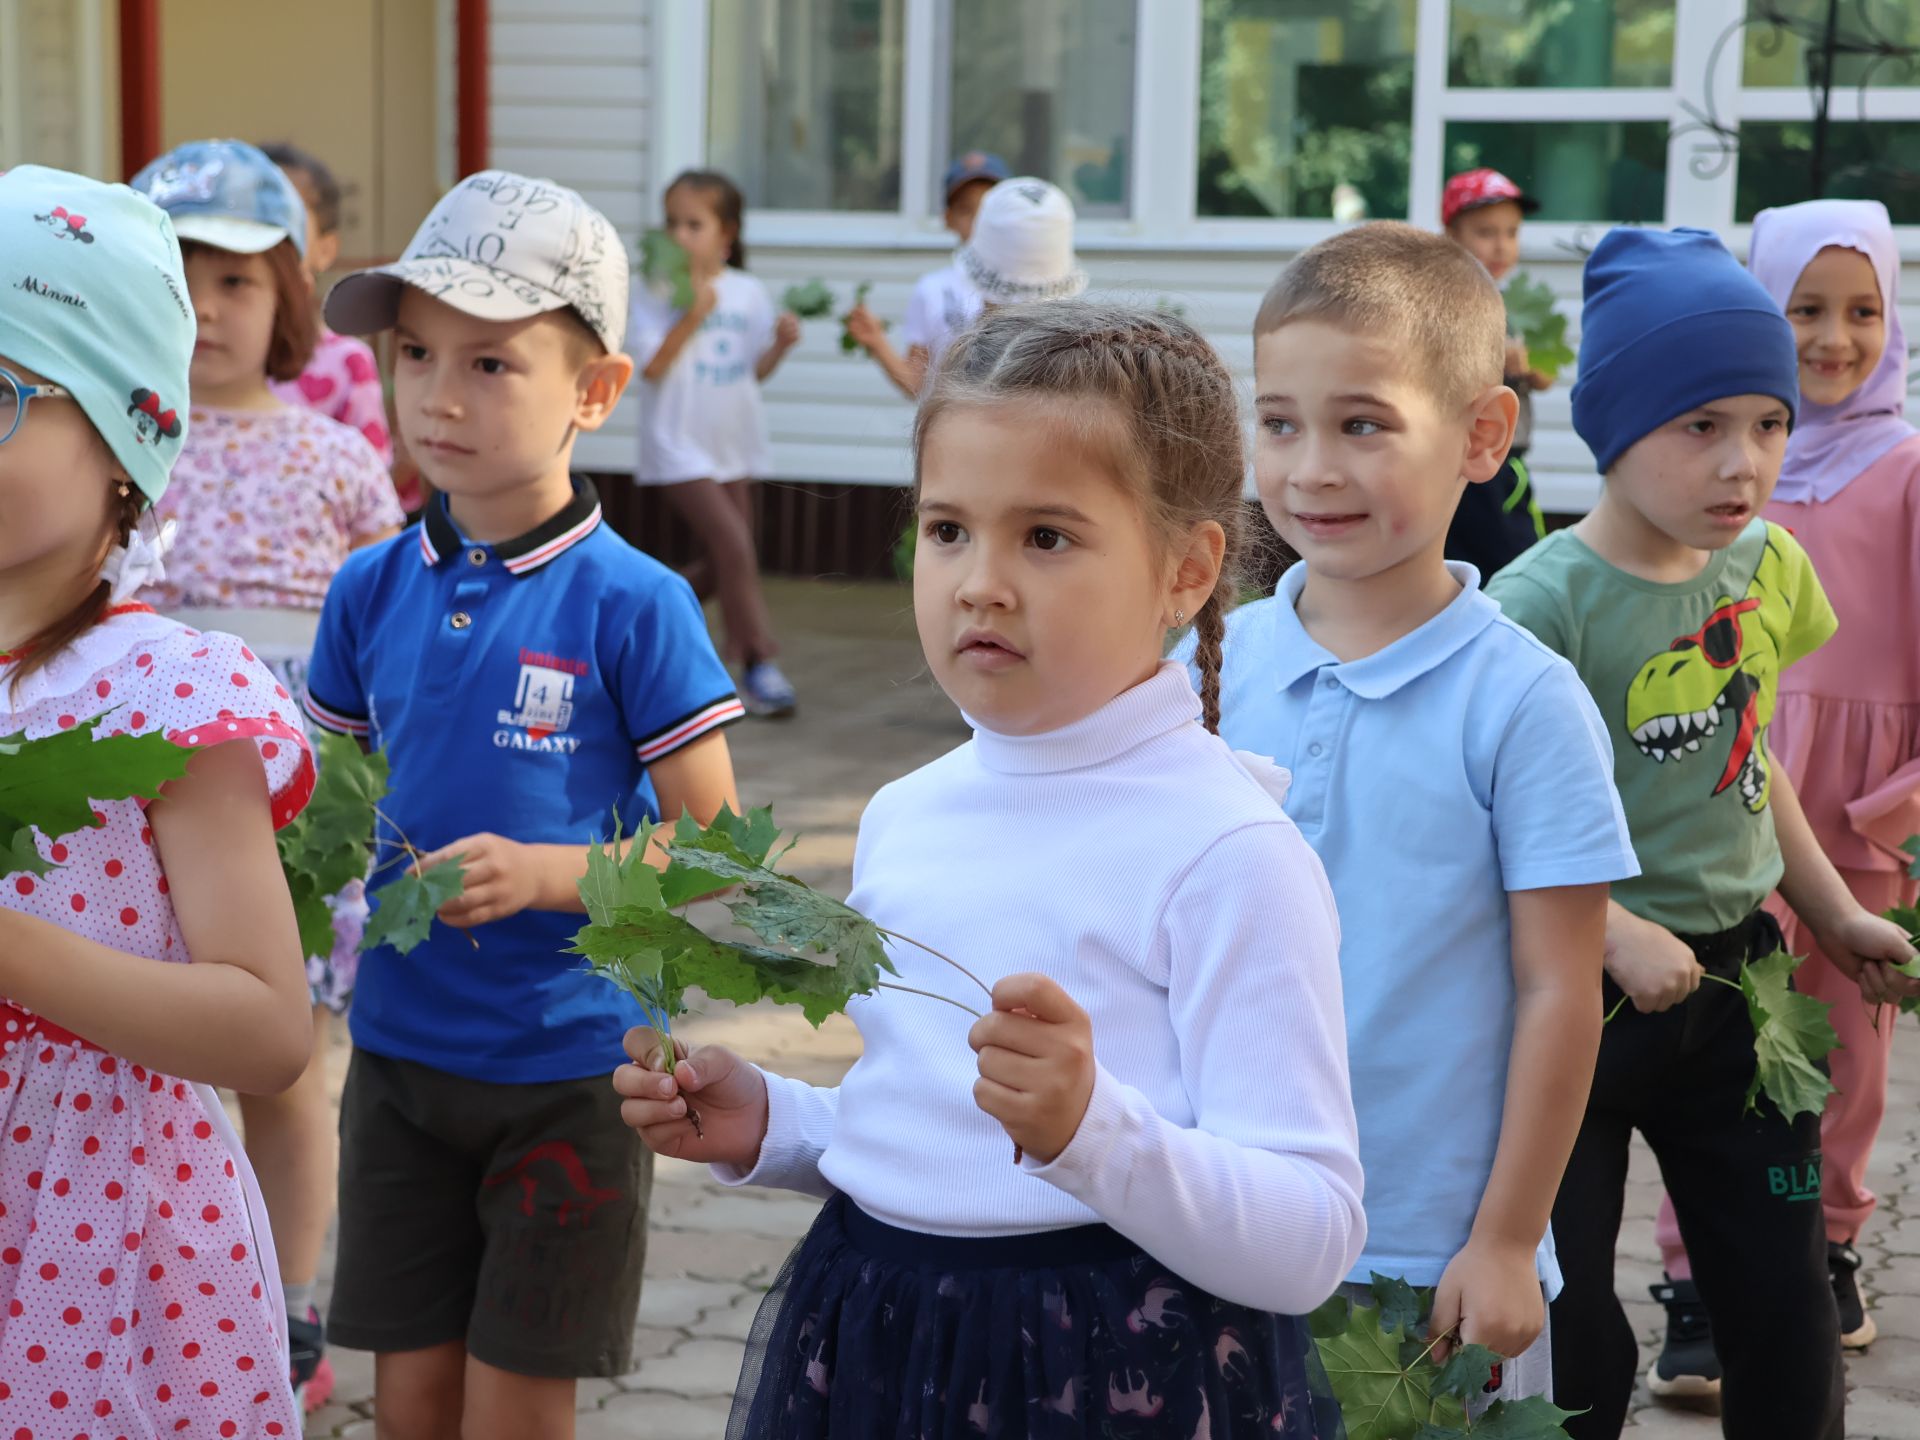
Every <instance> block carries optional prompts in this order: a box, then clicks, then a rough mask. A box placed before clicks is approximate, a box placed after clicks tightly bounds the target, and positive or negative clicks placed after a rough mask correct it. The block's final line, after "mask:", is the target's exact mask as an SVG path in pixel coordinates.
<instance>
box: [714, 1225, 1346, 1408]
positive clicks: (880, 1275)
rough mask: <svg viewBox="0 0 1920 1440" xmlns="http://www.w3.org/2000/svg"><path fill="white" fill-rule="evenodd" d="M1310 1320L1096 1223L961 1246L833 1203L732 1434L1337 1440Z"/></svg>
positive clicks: (792, 1268)
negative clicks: (1176, 1265)
mask: <svg viewBox="0 0 1920 1440" xmlns="http://www.w3.org/2000/svg"><path fill="white" fill-rule="evenodd" d="M1344 1433H1345V1432H1344V1431H1343V1429H1342V1428H1341V1425H1340V1412H1339V1408H1338V1407H1337V1406H1336V1405H1335V1404H1334V1402H1333V1399H1332V1397H1331V1395H1330V1393H1329V1391H1328V1389H1327V1385H1326V1380H1325V1376H1324V1375H1323V1374H1322V1372H1321V1370H1320V1367H1319V1362H1318V1360H1317V1359H1316V1358H1315V1353H1314V1349H1313V1341H1312V1339H1311V1337H1310V1336H1309V1335H1308V1333H1307V1327H1306V1324H1305V1322H1304V1321H1301V1320H1298V1319H1295V1318H1292V1317H1289V1316H1283V1315H1267V1314H1263V1313H1261V1312H1259V1311H1256V1310H1249V1309H1248V1308H1246V1307H1245V1306H1243V1305H1233V1304H1229V1303H1228V1302H1227V1301H1225V1300H1221V1299H1218V1298H1216V1297H1215V1296H1213V1295H1210V1294H1208V1293H1207V1292H1206V1291H1204V1290H1201V1289H1199V1288H1197V1287H1196V1286H1193V1285H1189V1284H1188V1283H1187V1282H1185V1281H1184V1280H1181V1279H1178V1278H1177V1277H1175V1276H1173V1275H1172V1274H1170V1273H1169V1272H1168V1271H1167V1270H1166V1269H1165V1268H1164V1267H1163V1266H1161V1265H1160V1264H1159V1263H1158V1262H1157V1261H1155V1260H1154V1259H1153V1258H1152V1257H1150V1256H1149V1255H1147V1254H1146V1252H1144V1251H1143V1250H1141V1249H1140V1247H1139V1246H1137V1245H1135V1244H1133V1242H1132V1241H1130V1240H1127V1239H1126V1238H1125V1237H1123V1236H1121V1235H1119V1234H1118V1233H1116V1232H1115V1231H1113V1230H1110V1229H1108V1228H1107V1227H1106V1226H1104V1225H1088V1226H1084V1227H1082V1228H1079V1229H1074V1230H1055V1231H1048V1232H1045V1233H1042V1234H1036V1235H1017V1236H1011V1237H1008V1238H1005V1239H991V1240H963V1239H949V1238H947V1237H944V1236H936V1235H923V1234H919V1233H917V1232H915V1231H911V1230H900V1229H896V1228H895V1227H893V1226H891V1225H885V1224H882V1223H881V1222H880V1221H878V1220H875V1219H874V1218H873V1217H872V1216H870V1215H867V1214H866V1213H864V1212H863V1211H861V1210H860V1209H859V1207H858V1206H855V1205H853V1204H852V1203H850V1202H849V1201H848V1200H847V1199H846V1197H845V1196H836V1197H835V1198H834V1199H832V1200H830V1201H828V1202H827V1205H826V1207H825V1208H824V1209H823V1210H822V1211H821V1212H820V1218H819V1219H818V1220H817V1221H816V1222H815V1223H814V1226H813V1228H812V1230H810V1231H809V1232H808V1233H807V1236H806V1238H805V1239H804V1240H802V1241H801V1242H800V1244H799V1245H798V1247H796V1248H795V1250H794V1252H793V1254H792V1255H791V1256H790V1257H789V1258H788V1260H787V1263H786V1267H785V1268H784V1269H783V1270H782V1271H781V1272H780V1278H779V1279H778V1280H777V1281H775V1282H774V1286H773V1290H772V1292H771V1293H770V1294H768V1296H767V1298H766V1300H765V1302H764V1303H762V1305H761V1307H760V1313H759V1315H758V1317H757V1318H756V1319H755V1321H754V1325H753V1334H752V1336H751V1338H750V1339H749V1340H748V1343H747V1356H746V1363H745V1365H744V1367H743V1368H742V1371H741V1376H740V1388H739V1390H738V1392H737V1393H736V1394H735V1397H734V1402H733V1415H732V1418H731V1420H730V1421H729V1423H728V1427H727V1435H728V1437H729V1440H980V1437H982V1436H987V1437H992V1440H1082V1437H1087V1440H1092V1437H1099V1440H1251V1437H1253V1436H1259V1437H1261V1440H1275V1437H1281V1440H1338V1437H1342V1436H1343V1435H1344Z"/></svg>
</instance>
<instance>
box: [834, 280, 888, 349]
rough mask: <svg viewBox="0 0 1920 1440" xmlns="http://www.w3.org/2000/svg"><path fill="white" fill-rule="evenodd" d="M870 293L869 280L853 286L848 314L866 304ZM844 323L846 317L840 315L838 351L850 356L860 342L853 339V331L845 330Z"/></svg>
mask: <svg viewBox="0 0 1920 1440" xmlns="http://www.w3.org/2000/svg"><path fill="white" fill-rule="evenodd" d="M872 291H873V282H872V281H871V280H862V281H861V282H860V283H859V284H858V285H856V286H854V287H853V304H852V305H851V306H849V307H848V313H849V314H850V313H852V311H854V310H857V309H859V308H860V307H861V306H862V305H864V304H866V303H867V296H868V295H869V294H870V293H872ZM846 321H847V317H846V316H845V315H842V316H841V317H840V349H841V350H842V351H843V352H845V353H846V354H848V355H851V354H853V352H854V351H856V350H858V349H859V348H860V342H859V341H858V340H856V339H854V338H853V331H851V330H850V329H848V328H847V323H846ZM882 323H883V324H884V323H885V322H884V321H883V322H882Z"/></svg>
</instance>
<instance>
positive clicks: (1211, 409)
mask: <svg viewBox="0 0 1920 1440" xmlns="http://www.w3.org/2000/svg"><path fill="white" fill-rule="evenodd" d="M1048 399H1081V400H1097V401H1104V402H1106V403H1105V404H1104V405H1099V406H1091V407H1082V408H1080V409H1078V410H1068V411H1066V412H1065V414H1064V415H1063V420H1065V421H1067V422H1069V423H1071V422H1073V421H1074V420H1075V419H1076V418H1077V420H1078V423H1079V425H1080V426H1081V428H1082V433H1081V435H1080V436H1079V437H1078V438H1080V439H1081V440H1083V441H1084V442H1085V443H1087V444H1088V445H1089V446H1090V447H1091V448H1092V449H1094V450H1095V452H1096V453H1100V454H1101V455H1102V457H1103V458H1104V459H1106V460H1107V461H1109V462H1110V463H1111V466H1112V468H1113V470H1114V472H1115V473H1116V474H1117V475H1119V476H1121V477H1122V478H1123V479H1124V481H1125V482H1126V483H1127V485H1128V486H1129V487H1130V488H1131V489H1132V490H1133V491H1134V493H1135V494H1136V496H1137V497H1138V498H1139V500H1140V502H1141V504H1142V507H1143V509H1144V511H1145V513H1146V516H1147V519H1148V522H1149V524H1150V525H1151V526H1152V527H1153V529H1154V530H1155V531H1156V532H1157V533H1158V534H1159V535H1160V537H1161V539H1162V541H1163V543H1166V544H1172V543H1173V542H1174V541H1176V540H1177V539H1179V538H1182V537H1184V536H1185V535H1186V534H1187V533H1188V532H1190V531H1191V530H1192V528H1193V527H1194V526H1195V525H1197V524H1200V523H1202V522H1204V521H1208V520H1211V521H1214V522H1215V523H1216V524H1218V525H1219V526H1220V528H1221V530H1222V531H1223V532H1225V535H1226V547H1225V551H1224V554H1223V556H1222V564H1221V570H1220V578H1219V580H1218V582H1217V583H1216V584H1215V585H1214V587H1213V592H1212V593H1211V594H1210V595H1208V596H1207V599H1206V601H1205V603H1204V604H1202V605H1201V607H1200V610H1199V613H1198V614H1196V615H1195V616H1194V617H1193V629H1194V637H1195V651H1194V660H1195V663H1196V664H1197V666H1198V667H1199V671H1200V705H1201V713H1202V718H1203V720H1204V721H1205V723H1206V726H1207V728H1208V729H1209V730H1214V731H1218V730H1219V728H1220V664H1221V646H1222V643H1223V642H1224V641H1225V639H1226V633H1227V611H1228V609H1229V608H1231V606H1232V604H1233V599H1234V596H1235V595H1236V594H1237V593H1238V590H1239V584H1238V580H1239V573H1240V567H1241V565H1242V564H1243V552H1244V550H1245V548H1246V545H1247V543H1248V542H1247V535H1246V526H1245V523H1244V514H1245V511H1244V505H1243V502H1242V499H1241V494H1242V486H1243V484H1244V481H1245V475H1246V460H1245V449H1244V437H1243V434H1242V431H1241V425H1240V407H1239V403H1238V401H1237V400H1236V398H1235V394H1234V384H1233V377H1232V376H1231V375H1229V374H1228V373H1227V367H1226V366H1225V364H1223V363H1222V362H1221V359H1220V357H1219V355H1218V354H1216V353H1215V351H1214V349H1213V347H1212V346H1211V345H1209V344H1208V343H1207V342H1206V340H1205V339H1204V338H1203V337H1202V336H1201V335H1200V333H1199V332H1198V331H1197V330H1195V329H1194V328H1193V327H1192V326H1190V325H1188V324H1187V323H1186V322H1185V321H1183V320H1179V319H1176V318H1175V317H1173V316H1171V315H1166V314H1163V313H1160V312H1158V311H1151V310H1142V309H1138V308H1135V307H1132V306H1124V305H1107V304H1090V303H1087V302H1084V301H1078V300H1050V301H1042V302H1038V303H1035V304H1029V305H1013V306H1005V307H996V308H991V309H989V310H987V311H986V312H985V313H984V314H983V315H982V316H981V318H980V319H979V320H978V321H976V322H975V323H974V324H973V326H972V327H971V328H969V329H968V330H966V331H965V332H963V333H962V334H961V335H960V336H958V337H957V338H956V339H955V340H954V342H953V344H952V346H951V347H950V348H949V349H948V350H947V351H946V353H945V354H944V355H943V356H942V357H941V360H940V366H939V369H938V370H937V371H936V372H935V375H934V378H933V383H932V385H931V386H930V387H929V390H928V393H927V395H926V398H925V399H923V400H922V401H921V403H920V411H919V414H918V416H917V417H916V418H915V421H914V432H913V450H914V460H915V471H916V486H917V483H918V475H917V472H918V468H919V459H920V456H921V455H922V453H923V452H924V450H925V447H926V440H927V434H928V432H929V431H930V430H931V429H932V427H933V425H934V424H935V423H936V422H937V421H938V420H939V418H940V416H941V415H942V414H944V413H945V412H946V411H948V410H949V409H952V408H953V407H955V406H959V405H967V406H971V405H989V404H994V403H999V402H1005V401H1008V400H1048ZM1115 416H1118V417H1119V418H1120V419H1121V421H1122V422H1123V423H1121V424H1119V425H1116V424H1114V423H1113V421H1114V417H1115Z"/></svg>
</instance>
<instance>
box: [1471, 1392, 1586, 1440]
mask: <svg viewBox="0 0 1920 1440" xmlns="http://www.w3.org/2000/svg"><path fill="white" fill-rule="evenodd" d="M1584 1413H1586V1412H1584V1411H1581V1410H1562V1409H1561V1408H1560V1407H1559V1406H1558V1405H1555V1404H1554V1403H1553V1402H1552V1401H1551V1400H1545V1399H1542V1398H1541V1397H1540V1396H1538V1395H1531V1396H1529V1397H1528V1398H1526V1399H1525V1400H1496V1401H1494V1403H1493V1404H1491V1405H1489V1406H1488V1407H1487V1413H1486V1414H1484V1415H1482V1416H1481V1417H1480V1418H1479V1419H1478V1420H1476V1421H1474V1422H1473V1424H1472V1426H1471V1427H1470V1429H1469V1433H1470V1434H1472V1435H1473V1436H1474V1440H1567V1432H1566V1428H1565V1425H1564V1422H1565V1421H1568V1420H1571V1419H1572V1418H1573V1417H1574V1416H1576V1415H1581V1414H1584Z"/></svg>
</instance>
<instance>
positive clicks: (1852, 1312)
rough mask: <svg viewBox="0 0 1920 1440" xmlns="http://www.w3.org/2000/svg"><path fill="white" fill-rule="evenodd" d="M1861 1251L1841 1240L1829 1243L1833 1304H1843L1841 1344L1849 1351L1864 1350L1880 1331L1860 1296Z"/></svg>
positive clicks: (1828, 1253)
mask: <svg viewBox="0 0 1920 1440" xmlns="http://www.w3.org/2000/svg"><path fill="white" fill-rule="evenodd" d="M1859 1273H1860V1252H1859V1251H1858V1250H1856V1249H1854V1248H1853V1247H1852V1246H1851V1245H1842V1244H1841V1243H1840V1242H1839V1241H1837V1240H1829V1241H1828V1242H1827V1278H1828V1279H1830V1280H1831V1281H1832V1282H1833V1303H1834V1304H1835V1305H1837V1306H1839V1307H1840V1343H1841V1344H1842V1345H1844V1346H1846V1348H1847V1349H1849V1350H1864V1349H1866V1347H1867V1346H1869V1345H1871V1344H1872V1343H1873V1341H1874V1337H1875V1336H1877V1335H1878V1334H1879V1333H1880V1327H1879V1326H1878V1325H1876V1324H1874V1323H1873V1316H1871V1315H1869V1314H1868V1313H1867V1305H1866V1302H1865V1301H1864V1300H1862V1299H1861V1298H1860V1283H1859V1281H1858V1280H1857V1279H1855V1276H1857V1275H1858V1274H1859Z"/></svg>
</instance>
